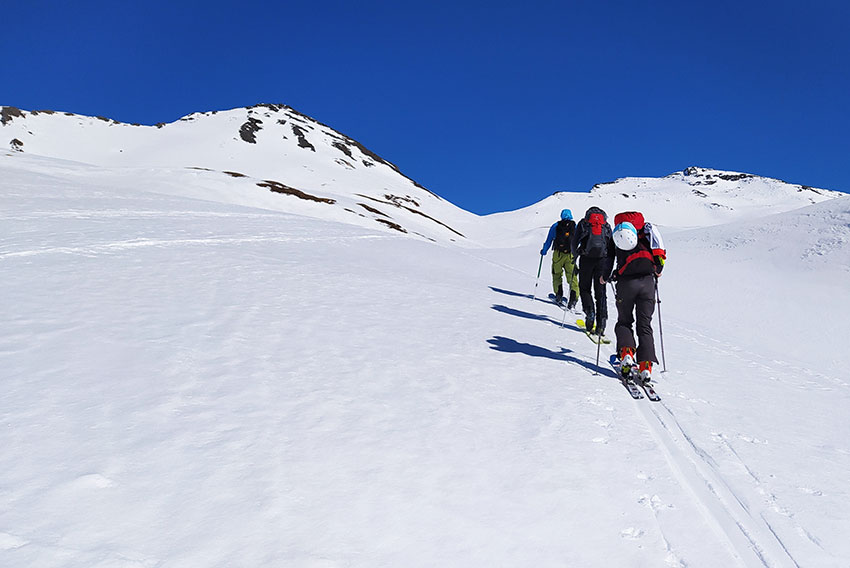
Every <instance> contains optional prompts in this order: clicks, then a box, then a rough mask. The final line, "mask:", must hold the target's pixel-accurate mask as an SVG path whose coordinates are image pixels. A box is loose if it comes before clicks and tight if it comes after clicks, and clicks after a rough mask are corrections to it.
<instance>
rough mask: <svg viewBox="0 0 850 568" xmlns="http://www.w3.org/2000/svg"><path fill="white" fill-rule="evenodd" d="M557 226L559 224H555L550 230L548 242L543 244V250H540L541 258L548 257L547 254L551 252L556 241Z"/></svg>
mask: <svg viewBox="0 0 850 568" xmlns="http://www.w3.org/2000/svg"><path fill="white" fill-rule="evenodd" d="M557 226H558V224H557V223H555V224H554V225H552V227H551V228H550V229H549V235H548V236H547V237H546V242H545V243H543V248H542V249H540V256H546V253H547V252H549V247H550V246H552V241H554V240H555V229H556V227H557Z"/></svg>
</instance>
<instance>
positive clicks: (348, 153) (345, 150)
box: [332, 142, 352, 158]
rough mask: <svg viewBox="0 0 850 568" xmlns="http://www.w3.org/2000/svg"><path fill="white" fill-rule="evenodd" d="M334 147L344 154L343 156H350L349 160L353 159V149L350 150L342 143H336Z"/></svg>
mask: <svg viewBox="0 0 850 568" xmlns="http://www.w3.org/2000/svg"><path fill="white" fill-rule="evenodd" d="M332 146H333V147H334V148H336V149H337V150H339V151H340V152H342V153H343V154H345V155H346V156H348V157H349V158H351V157H352V156H351V148H349V147H348V146H346V145H345V144H343V143H342V142H334V143H333V144H332Z"/></svg>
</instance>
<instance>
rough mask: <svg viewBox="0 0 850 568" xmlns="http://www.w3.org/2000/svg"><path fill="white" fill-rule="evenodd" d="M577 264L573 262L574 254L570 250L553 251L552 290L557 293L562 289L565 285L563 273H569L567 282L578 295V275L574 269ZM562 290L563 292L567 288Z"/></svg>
mask: <svg viewBox="0 0 850 568" xmlns="http://www.w3.org/2000/svg"><path fill="white" fill-rule="evenodd" d="M574 268H575V266H574V264H573V255H571V254H570V253H568V252H561V251H558V250H553V251H552V290H553V291H554V292H555V294H557V293H558V290H559V289H561V286H562V285H563V280H562V277H563V273H564V272H566V273H567V284H568V285H569V288H570V290H572V291H573V292H575V293H576V297H578V276H577V275H576V271H575V270H574ZM561 290H562V294H563V292H564V291H565V290H563V289H561ZM566 295H567V296H569V294H566Z"/></svg>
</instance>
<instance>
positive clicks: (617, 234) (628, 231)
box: [614, 221, 638, 250]
mask: <svg viewBox="0 0 850 568" xmlns="http://www.w3.org/2000/svg"><path fill="white" fill-rule="evenodd" d="M637 242H638V235H637V230H636V229H635V226H634V225H632V224H631V223H629V222H628V221H623V222H622V223H620V224H618V225H617V226H616V227H614V244H615V245H617V248H618V249H620V250H632V249H633V248H635V247H636V246H637Z"/></svg>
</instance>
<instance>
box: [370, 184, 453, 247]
mask: <svg viewBox="0 0 850 568" xmlns="http://www.w3.org/2000/svg"><path fill="white" fill-rule="evenodd" d="M355 195H357V196H359V197H363V198H366V199H370V200H372V201H377V202H378V203H383V204H385V205H393V206H395V207H399V208H401V209H405V210H407V211H410V212H411V213H415V214H417V215H421V216H422V217H425V218H426V219H428V220H430V221H433V222H435V223H437V224H438V225H441V226H443V227H445V228H446V229H448V230H449V231H451V232H453V233H454V234H456V235H459V236H461V237H463V238H466V235H464V234H463V233H460V232H458V231H455V230H454V229H452V228H451V227H449V226H448V225H446V224H445V223H443V222H442V221H438V220H437V219H434V218H433V217H431V216H430V215H426V214H425V213H422V212H421V211H417V210H416V209H413V208H411V207H407V206H406V205H401V204H400V203H394V202H392V201H383V200H381V199H377V198H375V197H369V196H368V195H363V194H362V193H355Z"/></svg>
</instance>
